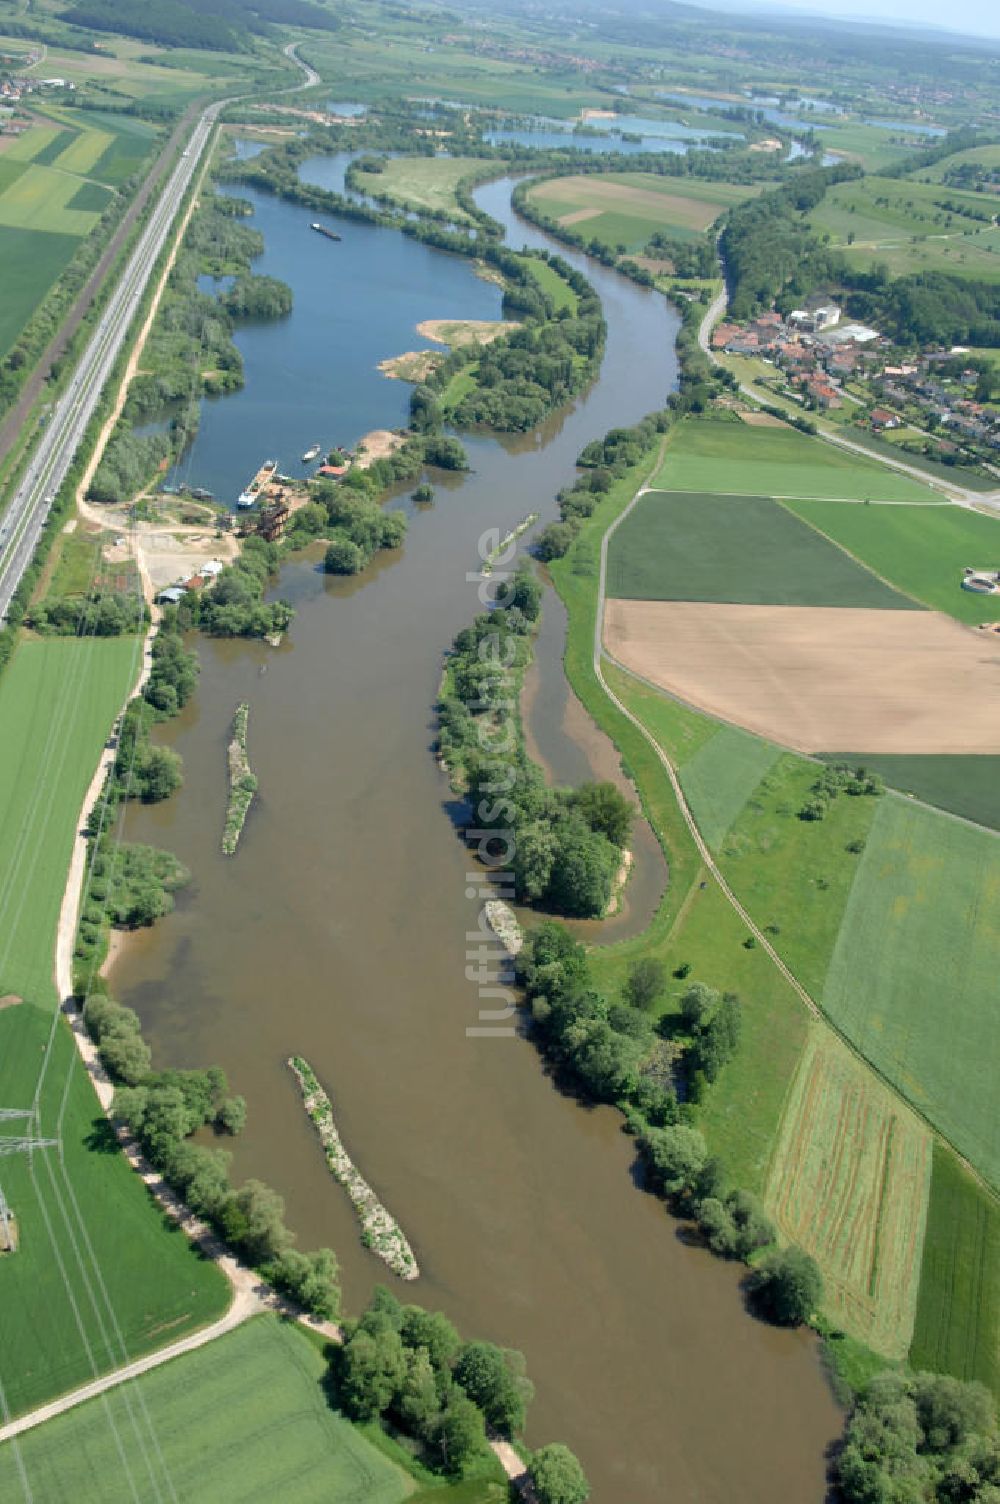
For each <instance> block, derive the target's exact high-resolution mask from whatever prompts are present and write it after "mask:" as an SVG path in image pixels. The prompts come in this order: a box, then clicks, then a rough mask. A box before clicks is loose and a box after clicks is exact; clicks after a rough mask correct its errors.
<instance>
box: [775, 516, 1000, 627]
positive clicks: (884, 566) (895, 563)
mask: <svg viewBox="0 0 1000 1504" xmlns="http://www.w3.org/2000/svg"><path fill="white" fill-rule="evenodd" d="M785 505H786V506H787V507H788V510H789V511H791V512H794V513H795V515H796V517H801V518H802V520H803V521H804V522H808V523H810V524H811V525H812V526H813V527H814V528H817V529H818V530H819V531H820V532H821V533H825V534H826V536H827V537H828V538H832V539H833V541H834V542H835V543H839V544H840V546H841V548H846V549H847V550H848V552H849V553H852V554H853V555H854V556H855V558H857V559H860V560H861V561H862V563H864V564H867V565H868V566H869V567H870V568H871V569H874V570H875V571H876V572H877V573H878V574H880V575H881V576H882V577H883V579H886V580H890V581H891V582H892V584H894V585H895V586H896V587H897V588H898V589H899V590H903V591H905V592H906V594H907V595H912V596H914V597H915V598H916V599H917V600H919V601H923V603H924V605H926V606H932V607H933V608H934V609H935V610H937V611H944V612H945V613H946V614H947V615H948V616H954V617H955V618H956V620H958V621H962V622H966V623H968V624H969V625H970V626H975V625H977V624H978V623H979V622H986V621H1000V595H998V596H990V595H973V594H972V593H971V592H970V591H968V590H963V589H962V587H961V582H962V572H963V570H964V569H965V568H966V567H967V566H968V567H970V568H972V569H985V568H993V569H1000V521H997V520H996V519H995V518H993V517H986V516H984V515H983V514H982V513H981V512H970V511H969V510H968V509H967V508H966V507H958V506H948V505H943V506H933V507H920V506H912V507H907V506H892V507H876V506H871V507H864V506H849V505H846V506H845V505H843V504H839V503H837V502H829V501H828V502H823V501H791V502H787V503H785Z"/></svg>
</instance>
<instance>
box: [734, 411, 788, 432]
mask: <svg viewBox="0 0 1000 1504" xmlns="http://www.w3.org/2000/svg"><path fill="white" fill-rule="evenodd" d="M740 417H741V418H742V419H743V422H744V423H749V424H750V427H751V428H787V427H788V424H787V423H782V421H781V419H780V418H776V417H775V416H774V414H773V413H759V412H756V411H749V412H741V413H740Z"/></svg>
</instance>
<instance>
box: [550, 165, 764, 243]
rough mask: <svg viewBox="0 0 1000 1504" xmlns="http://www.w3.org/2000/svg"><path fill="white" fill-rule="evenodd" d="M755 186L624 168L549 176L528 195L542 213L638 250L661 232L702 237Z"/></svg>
mask: <svg viewBox="0 0 1000 1504" xmlns="http://www.w3.org/2000/svg"><path fill="white" fill-rule="evenodd" d="M755 191H757V190H755V189H752V188H746V187H742V186H740V185H738V184H734V183H722V182H719V183H716V182H699V181H698V180H697V179H694V178H663V177H658V176H657V175H656V174H654V173H646V172H620V173H609V174H607V175H601V176H600V177H595V176H592V175H582V176H569V177H559V178H550V179H548V180H547V181H545V182H541V183H539V184H538V185H537V187H534V188H532V189H531V190H530V192H529V195H528V197H529V198H530V200H531V202H532V204H534V205H535V207H536V208H537V209H539V210H541V211H542V213H543V214H547V215H549V216H550V217H551V218H552V219H554V220H557V221H558V222H559V224H561V225H566V226H574V227H576V228H578V229H580V230H581V231H582V232H583V233H584V235H586V237H587V238H588V239H592V238H596V239H597V240H600V241H602V242H603V243H604V244H606V245H609V246H613V247H618V246H624V247H625V248H626V249H627V250H638V249H640V248H641V247H642V246H644V245H645V244H646V242H647V241H648V240H649V238H650V236H651V235H654V234H656V233H658V232H659V233H660V234H663V235H666V236H668V237H669V238H670V239H673V240H694V239H697V238H699V237H700V236H701V235H703V234H704V232H705V231H706V230H707V229H708V228H709V227H710V226H711V225H713V224H714V223H715V221H716V220H717V219H718V218H719V216H720V215H721V214H723V213H724V212H725V210H726V209H727V208H729V207H730V205H732V204H738V203H742V202H743V200H744V199H746V198H749V197H750V196H751V195H752V194H753V193H754V192H755Z"/></svg>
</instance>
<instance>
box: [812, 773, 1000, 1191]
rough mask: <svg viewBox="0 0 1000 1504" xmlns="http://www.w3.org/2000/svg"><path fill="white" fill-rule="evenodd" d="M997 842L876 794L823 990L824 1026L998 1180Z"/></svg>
mask: <svg viewBox="0 0 1000 1504" xmlns="http://www.w3.org/2000/svg"><path fill="white" fill-rule="evenodd" d="M998 966H1000V839H998V838H997V837H996V836H995V835H993V834H992V833H990V832H987V831H983V830H977V829H975V828H974V827H972V826H968V825H964V824H961V823H960V822H959V821H956V820H950V819H948V818H947V817H945V816H943V815H939V814H937V813H935V812H934V811H932V810H928V809H926V808H924V807H923V806H921V805H916V804H910V803H907V801H905V800H902V799H896V798H888V799H884V800H882V801H880V803H879V807H878V813H877V816H876V818H875V820H874V822H873V824H872V829H871V832H870V834H869V837H868V841H867V844H866V846H865V850H864V853H863V854H862V856H861V858H860V862H859V866H858V873H857V877H856V879H855V881H854V884H853V886H852V888H851V893H850V897H849V899H848V902H847V907H846V910H845V913H844V922H843V925H842V927H841V930H840V935H839V937H838V941H837V945H836V947H835V949H834V953H833V957H832V960H831V963H830V968H829V972H828V974H827V978H826V985H825V987H824V991H823V1004H824V1007H825V1009H826V1010H827V1012H828V1013H829V1014H830V1016H831V1018H832V1019H833V1020H834V1022H835V1023H836V1024H837V1025H838V1027H840V1028H841V1029H842V1030H843V1031H844V1033H845V1034H846V1035H847V1036H848V1038H849V1039H851V1041H852V1042H853V1043H854V1044H855V1045H856V1046H857V1047H858V1049H860V1050H861V1051H862V1052H863V1053H864V1054H865V1055H866V1056H867V1057H868V1058H869V1059H870V1060H871V1061H872V1062H873V1064H874V1065H875V1066H876V1067H877V1068H878V1069H879V1070H880V1071H881V1072H882V1073H883V1074H884V1075H885V1076H886V1077H887V1078H888V1080H890V1081H891V1082H892V1083H893V1085H894V1086H895V1087H896V1088H897V1090H898V1091H900V1092H901V1093H902V1095H903V1096H904V1097H906V1098H907V1099H908V1100H909V1101H911V1102H912V1103H913V1104H914V1106H916V1107H917V1108H919V1109H920V1111H921V1112H923V1113H924V1114H925V1116H926V1117H927V1118H928V1119H929V1120H930V1121H931V1122H932V1123H933V1124H934V1125H935V1126H936V1127H937V1128H939V1129H940V1131H941V1132H942V1133H943V1134H944V1135H945V1136H946V1137H947V1138H948V1139H949V1140H950V1141H951V1142H952V1143H953V1144H954V1145H955V1147H956V1148H957V1149H958V1150H959V1152H960V1153H962V1154H964V1155H966V1156H967V1158H968V1159H969V1160H970V1161H971V1162H972V1163H973V1164H974V1165H975V1166H976V1168H977V1169H978V1170H979V1171H980V1172H981V1173H982V1174H983V1175H985V1176H986V1177H987V1178H988V1179H990V1180H991V1181H993V1183H994V1184H997V1183H998V1182H1000V1132H998V1126H1000V1123H998V1118H997V1112H996V1079H997V1071H998V1069H1000V1035H998V1033H997V1030H996V1027H995V1022H996V977H997V971H998Z"/></svg>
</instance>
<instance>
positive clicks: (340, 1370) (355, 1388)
mask: <svg viewBox="0 0 1000 1504" xmlns="http://www.w3.org/2000/svg"><path fill="white" fill-rule="evenodd" d="M331 1384H332V1388H333V1392H334V1394H335V1395H336V1398H337V1400H338V1402H339V1404H340V1405H341V1406H342V1407H343V1409H344V1411H345V1412H346V1413H347V1415H349V1416H350V1417H351V1418H352V1419H353V1420H355V1421H358V1422H362V1423H364V1422H371V1421H373V1420H379V1421H380V1422H381V1423H382V1425H384V1426H385V1427H386V1428H387V1429H389V1430H390V1431H395V1432H396V1433H401V1434H402V1437H403V1438H405V1440H406V1442H407V1444H408V1445H415V1446H416V1447H417V1448H418V1456H419V1459H420V1461H421V1462H422V1463H423V1464H424V1465H425V1466H427V1467H429V1468H430V1469H431V1470H432V1471H433V1472H435V1473H438V1474H443V1475H445V1476H446V1477H449V1478H452V1479H462V1478H465V1479H471V1478H487V1479H488V1478H491V1477H494V1476H497V1471H496V1467H497V1464H496V1460H495V1458H494V1457H493V1456H492V1454H491V1453H490V1451H489V1449H488V1446H487V1437H488V1436H500V1437H504V1438H507V1439H509V1440H514V1439H516V1438H517V1437H519V1436H520V1434H521V1433H522V1431H523V1429H524V1424H525V1419H526V1415H527V1408H528V1406H529V1404H530V1403H531V1400H532V1397H533V1395H534V1386H533V1385H532V1383H531V1381H530V1379H529V1378H528V1377H527V1373H526V1370H525V1361H524V1357H523V1354H521V1353H519V1352H515V1351H513V1350H511V1349H509V1348H500V1347H497V1346H495V1345H494V1344H493V1343H492V1342H482V1341H473V1342H463V1341H462V1340H461V1338H460V1336H459V1334H458V1332H457V1331H456V1330H455V1328H454V1326H453V1325H452V1324H451V1322H450V1321H449V1320H448V1318H447V1317H446V1316H444V1315H442V1314H441V1313H440V1312H431V1311H425V1310H423V1309H422V1308H421V1307H420V1306H412V1305H408V1306H404V1305H401V1304H400V1302H399V1301H398V1300H397V1299H396V1297H395V1296H394V1295H392V1294H390V1292H389V1291H388V1290H385V1289H381V1288H380V1289H376V1291H375V1294H374V1295H373V1296H372V1299H371V1301H370V1302H369V1304H368V1306H367V1308H366V1310H365V1311H364V1313H363V1315H362V1316H361V1317H360V1318H359V1319H358V1320H356V1321H348V1322H345V1323H344V1343H343V1346H342V1347H341V1348H340V1349H339V1350H337V1351H335V1352H334V1353H333V1354H332V1358H331ZM536 1459H537V1460H535V1461H534V1466H535V1469H536V1471H537V1472H538V1475H539V1480H540V1484H541V1489H540V1492H539V1494H538V1498H539V1504H585V1501H586V1499H587V1498H588V1497H589V1492H590V1491H589V1486H588V1484H587V1481H586V1478H585V1477H584V1475H583V1472H582V1469H581V1468H580V1466H579V1463H578V1462H577V1461H576V1458H575V1457H573V1454H572V1453H571V1452H570V1451H569V1450H568V1448H565V1447H561V1446H560V1447H558V1448H556V1447H552V1448H543V1449H542V1451H541V1452H539V1453H536ZM530 1465H531V1464H530V1463H529V1467H530ZM561 1487H564V1488H566V1489H568V1490H569V1491H568V1492H565V1493H563V1492H560V1491H559V1489H560V1488H561Z"/></svg>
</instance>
